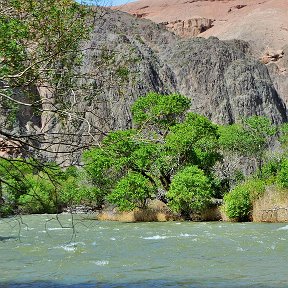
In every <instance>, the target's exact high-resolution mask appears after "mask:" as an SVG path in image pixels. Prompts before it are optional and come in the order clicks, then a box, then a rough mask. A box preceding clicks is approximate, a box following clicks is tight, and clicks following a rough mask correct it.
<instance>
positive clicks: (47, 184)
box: [18, 173, 57, 214]
mask: <svg viewBox="0 0 288 288" xmlns="http://www.w3.org/2000/svg"><path fill="white" fill-rule="evenodd" d="M26 181H27V182H28V183H29V187H28V190H27V191H26V193H25V194H23V195H21V196H20V198H19V202H18V203H19V208H20V209H21V211H22V212H24V213H31V214H36V213H37V214H38V213H56V212H57V195H56V187H55V186H54V184H53V183H52V182H51V180H50V179H49V177H48V176H47V175H44V174H41V173H39V174H38V175H31V174H30V175H26Z"/></svg>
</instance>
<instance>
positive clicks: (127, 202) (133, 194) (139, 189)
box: [107, 172, 156, 211]
mask: <svg viewBox="0 0 288 288" xmlns="http://www.w3.org/2000/svg"><path fill="white" fill-rule="evenodd" d="M155 193H156V188H155V186H154V185H152V184H151V183H150V181H149V180H148V179H147V178H146V177H144V176H143V175H141V174H139V173H136V172H129V173H128V174H127V176H125V177H124V178H122V179H121V180H120V181H119V182H118V184H117V185H116V187H115V189H114V190H113V191H112V193H111V194H110V195H109V196H108V197H107V200H108V201H109V202H110V203H112V204H115V205H117V206H118V208H119V209H120V210H122V211H131V210H133V209H135V208H145V206H146V203H147V199H149V198H150V197H151V196H152V195H153V194H155Z"/></svg>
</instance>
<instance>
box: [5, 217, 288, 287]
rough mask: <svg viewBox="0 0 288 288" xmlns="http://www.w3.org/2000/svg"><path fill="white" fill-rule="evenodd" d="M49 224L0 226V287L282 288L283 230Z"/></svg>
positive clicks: (44, 220) (286, 248) (30, 220)
mask: <svg viewBox="0 0 288 288" xmlns="http://www.w3.org/2000/svg"><path fill="white" fill-rule="evenodd" d="M52 217H53V216H51V215H34V216H23V217H22V218H21V219H20V218H11V219H0V287H1V288H2V287H21V288H24V287H33V288H34V287H37V288H38V287H40V288H41V287H64V288H68V287H73V288H74V287H109V288H110V287H129V288H130V287H136V288H137V287H221V288H222V287H263V288H268V287H269V288H270V287H271V288H272V287H273V288H279V287H288V225H287V224H280V223H279V224H255V223H222V222H214V223H213V222H208V223H194V222H167V223H118V222H98V221H95V220H91V219H90V220H88V219H83V218H82V217H83V216H82V217H81V216H77V217H75V218H74V219H72V218H71V216H69V215H61V216H59V217H60V223H59V222H58V221H56V220H55V219H53V218H52ZM51 219H52V220H51ZM21 222H23V223H21ZM72 224H73V225H72ZM69 227H70V228H69ZM71 227H74V229H71Z"/></svg>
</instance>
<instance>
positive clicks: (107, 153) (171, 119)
mask: <svg viewBox="0 0 288 288" xmlns="http://www.w3.org/2000/svg"><path fill="white" fill-rule="evenodd" d="M189 103H190V101H189V100H188V99H187V98H185V97H184V96H181V95H178V94H172V95H160V94H156V93H150V94H148V95H147V97H141V98H139V99H138V100H137V101H136V102H135V103H134V105H133V107H132V111H133V117H136V121H135V119H134V118H133V121H134V122H135V123H136V124H137V125H138V126H137V128H136V129H129V130H124V131H114V132H110V133H108V135H107V136H105V137H104V138H103V141H102V143H101V145H100V147H97V148H93V149H90V150H88V151H86V152H85V153H84V156H83V160H84V162H85V166H84V169H85V170H86V171H87V173H88V175H89V176H90V181H91V184H92V185H93V186H95V187H97V189H98V191H99V193H100V191H101V195H102V196H103V203H104V201H105V199H108V201H110V202H111V201H113V203H116V202H118V205H122V206H123V205H124V204H121V201H120V198H119V197H120V196H121V197H123V201H124V202H123V203H126V204H125V205H126V206H125V205H124V206H125V207H127V209H128V208H129V207H130V208H131V209H132V207H135V205H134V206H133V205H132V206H129V205H128V204H127V199H126V198H125V197H126V196H127V195H126V194H125V193H122V190H121V189H122V188H121V189H120V188H119V187H124V186H125V185H127V186H129V185H130V184H129V183H130V182H129V183H128V182H127V181H128V180H127V179H130V178H131V177H132V176H131V175H134V176H135V175H138V176H137V177H138V178H139V177H140V176H139V175H141V178H143V181H144V179H145V181H147V183H150V184H149V185H151V186H152V187H153V189H154V191H156V190H159V189H162V190H163V189H164V190H165V191H168V190H169V188H170V184H171V180H172V179H173V177H174V175H175V174H176V173H177V172H178V171H179V170H181V169H182V168H183V167H185V166H186V165H191V164H192V165H198V167H199V169H203V171H204V172H203V173H204V174H206V175H207V176H208V175H209V176H210V179H211V180H212V174H211V173H210V172H211V169H212V167H213V165H214V164H215V163H216V162H217V161H218V160H219V159H221V157H220V154H219V153H218V151H217V150H218V137H219V135H218V130H217V126H216V125H214V124H212V123H211V121H209V120H208V119H206V118H205V117H203V116H200V115H197V114H194V113H188V114H186V118H184V116H185V114H184V115H182V114H183V113H184V112H185V111H186V110H187V108H188V104H189ZM131 173H132V174H131ZM133 173H136V174H133ZM126 177H128V178H126ZM135 177H136V176H135ZM194 180H195V179H194ZM139 181H140V180H139ZM139 183H141V181H140V182H139ZM120 184H121V185H120ZM119 185H120V186H119ZM131 185H132V184H131ZM133 185H134V184H133ZM139 185H140V184H139ZM147 185H148V184H147ZM129 187H130V186H129ZM119 189H120V190H119ZM123 190H124V188H123ZM115 191H117V192H115ZM120 192H121V193H120ZM115 193H116V194H115ZM127 193H128V192H127ZM129 193H130V192H129ZM135 193H136V192H135ZM137 193H138V192H137ZM139 193H140V192H139ZM143 193H144V192H143ZM154 194H156V193H154ZM111 195H112V196H111ZM116 195H117V197H116ZM146 195H147V197H148V196H149V197H151V196H152V195H153V193H152V194H151V193H150V194H149V193H146ZM130 196H131V195H130ZM130 196H129V197H130ZM127 197H128V196H127ZM131 197H132V196H131ZM154 197H155V196H154ZM115 199H117V200H115ZM142 200H143V199H142ZM142 200H141V201H140V202H141V203H142ZM131 201H132V200H131ZM131 201H130V202H131ZM133 201H134V200H133ZM133 201H132V202H133ZM143 201H144V200H143ZM128 202H129V201H128ZM137 205H138V207H139V204H137ZM140 206H141V205H140ZM124 209H126V208H124Z"/></svg>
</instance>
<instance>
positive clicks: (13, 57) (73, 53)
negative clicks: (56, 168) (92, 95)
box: [0, 0, 97, 156]
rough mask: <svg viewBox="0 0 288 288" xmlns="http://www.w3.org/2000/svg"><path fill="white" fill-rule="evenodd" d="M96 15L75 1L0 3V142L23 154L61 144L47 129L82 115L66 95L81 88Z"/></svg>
mask: <svg viewBox="0 0 288 288" xmlns="http://www.w3.org/2000/svg"><path fill="white" fill-rule="evenodd" d="M96 13H97V12H96V10H95V9H94V10H93V9H92V8H91V7H89V6H85V5H80V4H79V3H77V2H76V1H74V0H44V1H37V0H1V1H0V32H1V33H0V47H1V50H0V108H1V111H2V113H3V114H4V115H2V116H4V117H3V118H1V119H0V121H1V124H2V125H1V129H0V138H1V139H0V140H1V141H2V142H3V143H4V144H5V145H6V146H7V145H8V144H7V143H9V141H13V143H14V144H15V145H16V146H18V147H20V148H21V149H22V151H25V154H26V155H27V154H28V153H29V152H31V150H33V155H34V156H35V154H36V152H37V150H38V151H41V150H45V151H47V152H49V153H50V152H53V149H50V148H51V146H53V145H56V144H57V143H58V144H61V143H60V142H61V137H60V136H59V135H58V136H59V137H58V136H57V135H56V134H55V133H54V134H53V135H52V133H51V131H50V129H51V127H52V126H53V125H55V124H54V122H55V121H56V122H61V123H62V125H65V119H70V120H73V119H78V118H79V117H80V116H79V115H78V114H77V113H76V112H75V111H73V109H72V106H73V103H72V102H73V101H72V102H71V101H70V100H68V99H70V98H71V97H72V96H73V97H72V98H73V99H74V100H75V101H77V100H76V99H77V97H78V96H79V95H78V94H79V92H80V90H81V87H80V85H79V81H77V79H79V77H81V76H80V75H79V69H78V67H79V65H80V64H81V61H82V42H83V40H85V39H88V37H89V35H90V31H91V27H93V17H95V16H97V14H96ZM71 95H72V96H71ZM70 96H71V97H70ZM72 98H71V99H72ZM75 101H74V102H75ZM74 105H75V103H74ZM20 115H21V116H20ZM18 116H19V117H18ZM25 117H26V118H27V117H29V119H28V120H29V121H28V120H27V119H26V118H25ZM20 118H21V119H22V120H20ZM23 119H26V120H23ZM21 121H22V122H23V123H22V122H21ZM25 121H26V122H25ZM24 122H25V123H24ZM71 137H72V136H71ZM67 139H68V138H67ZM62 144H63V145H66V144H67V147H68V145H69V144H70V142H69V141H67V140H66V142H65V141H62ZM71 145H72V144H71ZM74 148H75V149H77V147H74ZM66 150H69V152H70V150H71V149H68V148H67V149H66ZM35 151H36V152H35Z"/></svg>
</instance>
